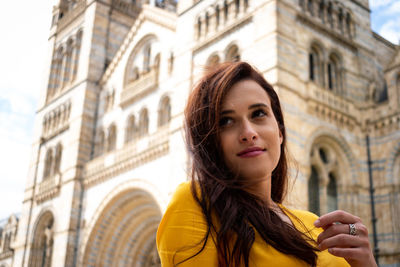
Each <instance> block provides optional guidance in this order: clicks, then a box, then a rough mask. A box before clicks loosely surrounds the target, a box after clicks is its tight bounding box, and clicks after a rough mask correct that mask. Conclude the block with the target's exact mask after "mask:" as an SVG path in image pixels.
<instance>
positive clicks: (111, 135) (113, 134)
mask: <svg viewBox="0 0 400 267" xmlns="http://www.w3.org/2000/svg"><path fill="white" fill-rule="evenodd" d="M107 140H108V142H107V151H113V150H115V147H116V144H117V127H116V126H115V124H113V125H111V126H110V127H109V128H108V139H107Z"/></svg>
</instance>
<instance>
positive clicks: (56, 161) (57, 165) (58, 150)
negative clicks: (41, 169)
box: [54, 144, 62, 174]
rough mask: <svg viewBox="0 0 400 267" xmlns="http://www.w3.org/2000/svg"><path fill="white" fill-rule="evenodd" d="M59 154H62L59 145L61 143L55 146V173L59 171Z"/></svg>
mask: <svg viewBox="0 0 400 267" xmlns="http://www.w3.org/2000/svg"><path fill="white" fill-rule="evenodd" d="M61 156H62V146H61V144H58V145H57V147H56V156H55V162H54V174H57V173H59V172H60V165H61Z"/></svg>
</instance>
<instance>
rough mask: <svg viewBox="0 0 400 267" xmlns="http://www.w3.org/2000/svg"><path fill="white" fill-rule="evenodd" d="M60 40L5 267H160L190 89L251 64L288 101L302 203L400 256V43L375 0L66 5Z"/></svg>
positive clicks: (9, 222) (294, 198)
mask: <svg viewBox="0 0 400 267" xmlns="http://www.w3.org/2000/svg"><path fill="white" fill-rule="evenodd" d="M49 43H50V46H51V47H52V49H51V50H49V52H48V59H47V61H48V62H47V64H48V70H47V77H48V82H47V86H46V87H45V88H43V90H42V96H41V99H40V103H39V108H38V112H37V115H36V120H35V133H34V141H33V146H32V155H31V164H30V171H29V175H28V179H27V182H26V189H25V196H24V201H23V209H22V211H21V213H20V215H19V216H11V217H10V218H8V219H6V220H5V221H2V222H0V229H1V230H0V233H1V235H0V236H1V237H0V266H1V267H6V266H7V267H9V266H144V267H149V266H159V265H160V263H159V259H158V256H157V251H156V246H155V236H156V231H157V226H158V223H159V221H160V219H161V216H162V214H163V212H164V210H165V209H166V206H167V204H168V201H169V198H170V197H171V194H172V193H173V191H174V189H175V188H176V186H177V185H178V184H179V183H181V182H183V181H185V180H187V179H188V173H189V168H190V167H189V166H190V164H189V159H188V156H187V154H186V148H185V144H184V133H183V123H182V122H183V114H182V113H183V109H184V106H185V103H186V98H187V96H188V93H189V92H190V90H191V88H192V87H193V86H194V84H195V83H196V80H197V79H198V78H199V77H200V76H201V74H202V72H203V71H204V68H205V67H206V66H209V65H213V64H217V63H219V62H223V61H236V60H245V61H248V62H250V63H251V64H253V65H254V66H256V67H257V68H258V69H259V70H260V71H261V72H262V73H263V74H264V76H265V78H266V79H267V80H268V81H269V82H270V83H271V84H272V85H273V86H274V88H275V89H276V90H277V92H278V93H279V95H280V97H281V100H282V106H283V109H284V112H285V119H286V124H287V131H288V143H289V151H290V153H291V155H292V156H293V158H294V159H296V160H297V164H293V166H292V168H291V177H292V178H293V179H292V184H293V186H292V188H293V189H292V190H291V191H290V193H289V197H288V200H287V202H286V205H288V206H291V207H295V208H301V209H309V210H311V211H313V212H315V213H317V214H324V213H326V212H329V211H332V210H335V209H338V208H339V209H343V210H347V211H349V212H351V213H354V214H357V215H358V216H360V217H361V218H362V219H363V222H364V223H365V224H366V225H367V226H368V228H369V233H370V235H371V244H372V245H373V249H374V252H375V255H376V256H378V257H379V262H380V265H381V266H400V206H399V205H398V203H399V202H400V48H399V46H398V45H395V44H392V43H390V42H388V41H387V40H385V39H384V38H382V37H381V36H379V35H377V34H376V33H374V32H372V30H371V26H370V10H369V4H368V0H348V1H330V0H279V1H278V0H257V1H256V0H225V1H223V0H202V1H195V0H187V1H180V2H179V3H176V2H175V1H173V0H172V1H167V0H164V1H155V0H150V1H149V0H147V1H144V0H143V1H134V0H102V1H100V0H90V1H89V0H76V1H73V0H60V1H59V3H58V4H57V5H56V6H54V9H53V21H52V26H51V29H50V35H49ZM3 204H6V203H3Z"/></svg>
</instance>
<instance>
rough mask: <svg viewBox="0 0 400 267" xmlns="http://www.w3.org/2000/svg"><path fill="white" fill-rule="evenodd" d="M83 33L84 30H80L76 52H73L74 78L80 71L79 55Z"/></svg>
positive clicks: (76, 41) (77, 36)
mask: <svg viewBox="0 0 400 267" xmlns="http://www.w3.org/2000/svg"><path fill="white" fill-rule="evenodd" d="M82 35H83V32H82V31H79V32H78V34H77V35H76V40H75V47H74V52H73V63H72V64H73V67H72V80H75V78H76V75H77V73H78V64H79V55H80V52H81V43H82Z"/></svg>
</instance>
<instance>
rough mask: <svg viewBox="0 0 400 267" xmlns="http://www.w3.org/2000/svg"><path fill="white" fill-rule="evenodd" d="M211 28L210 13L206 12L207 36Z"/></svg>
mask: <svg viewBox="0 0 400 267" xmlns="http://www.w3.org/2000/svg"><path fill="white" fill-rule="evenodd" d="M209 26H210V16H209V15H208V12H206V15H205V27H206V29H205V30H206V34H207V33H208V27H209Z"/></svg>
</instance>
